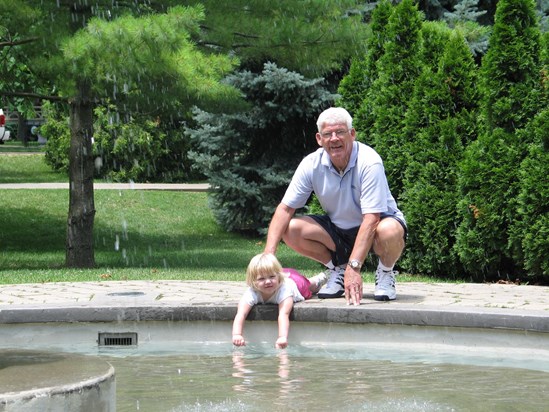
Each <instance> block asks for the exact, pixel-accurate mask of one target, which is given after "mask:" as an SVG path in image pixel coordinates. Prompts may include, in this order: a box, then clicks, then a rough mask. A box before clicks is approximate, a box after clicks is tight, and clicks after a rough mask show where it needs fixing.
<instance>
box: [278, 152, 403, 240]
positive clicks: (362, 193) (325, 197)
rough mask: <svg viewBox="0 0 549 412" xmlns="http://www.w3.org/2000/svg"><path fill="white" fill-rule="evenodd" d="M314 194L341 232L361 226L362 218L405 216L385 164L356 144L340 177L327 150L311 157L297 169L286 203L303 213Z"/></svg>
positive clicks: (379, 158)
mask: <svg viewBox="0 0 549 412" xmlns="http://www.w3.org/2000/svg"><path fill="white" fill-rule="evenodd" d="M312 192H314V193H315V194H316V196H317V197H318V200H319V201H320V204H321V206H322V208H323V209H324V210H325V211H326V214H327V215H328V216H329V217H330V219H331V221H332V222H333V223H334V224H335V225H336V226H337V227H339V228H341V229H350V228H354V227H357V226H360V224H361V223H362V215H363V214H366V213H380V214H381V215H382V216H387V215H395V216H397V217H398V218H400V219H402V221H403V222H405V220H404V216H403V214H402V212H401V211H400V210H399V209H398V207H397V204H396V202H395V199H394V198H393V195H392V194H391V191H390V190H389V185H388V184H387V177H386V176H385V168H384V167H383V161H382V160H381V157H380V156H379V155H378V154H377V152H376V151H375V150H374V149H372V148H371V147H370V146H367V145H365V144H363V143H360V142H356V141H355V142H353V151H352V153H351V158H350V159H349V164H348V165H347V168H346V169H345V171H344V172H343V173H342V174H340V173H339V172H338V171H337V170H336V168H335V167H334V166H333V165H332V162H331V160H330V156H329V155H328V153H326V151H325V150H324V149H323V148H319V149H318V150H316V151H315V152H313V153H311V154H309V155H307V156H306V157H305V158H304V159H303V160H302V161H301V163H300V164H299V166H298V167H297V169H296V171H295V173H294V176H293V177H292V181H291V182H290V185H289V186H288V189H287V190H286V193H285V195H284V197H283V198H282V203H284V204H285V205H286V206H289V207H291V208H294V209H299V208H301V207H303V206H305V204H306V203H307V200H308V199H309V197H310V195H311V193H312Z"/></svg>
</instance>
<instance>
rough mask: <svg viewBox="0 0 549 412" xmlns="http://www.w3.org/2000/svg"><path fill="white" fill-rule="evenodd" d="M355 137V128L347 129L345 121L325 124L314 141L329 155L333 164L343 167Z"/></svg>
mask: <svg viewBox="0 0 549 412" xmlns="http://www.w3.org/2000/svg"><path fill="white" fill-rule="evenodd" d="M355 138H356V132H355V129H348V128H347V125H346V124H345V123H336V124H325V125H324V127H323V128H322V131H321V132H320V133H317V134H316V141H317V142H318V145H319V146H322V147H323V148H324V150H325V151H326V153H328V155H329V156H330V159H331V161H332V163H333V165H334V166H335V167H337V168H339V169H344V168H345V167H346V166H347V163H349V159H350V157H351V153H352V151H353V142H354V141H355Z"/></svg>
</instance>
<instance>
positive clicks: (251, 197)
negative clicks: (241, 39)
mask: <svg viewBox="0 0 549 412" xmlns="http://www.w3.org/2000/svg"><path fill="white" fill-rule="evenodd" d="M227 82H228V83H229V84H231V85H233V86H235V87H237V88H238V89H239V90H241V92H242V95H243V96H244V98H245V100H246V102H247V108H246V110H243V111H240V112H236V113H232V114H215V113H208V112H204V111H201V110H198V109H196V110H195V114H194V121H195V122H196V127H193V128H189V130H188V132H189V134H190V136H191V138H192V139H193V141H194V142H195V145H196V150H195V151H193V152H192V153H191V154H190V156H191V158H192V159H193V160H194V162H195V166H196V167H197V168H199V169H200V170H201V172H202V173H204V174H205V175H206V176H207V177H208V180H209V182H210V184H211V185H212V186H213V187H214V188H215V190H214V191H213V192H211V194H210V207H211V209H212V210H213V213H214V216H215V217H216V219H217V221H218V222H219V224H221V225H222V226H223V227H224V228H225V229H227V230H230V231H246V232H262V231H263V229H266V228H267V225H268V222H269V219H270V217H271V215H272V213H273V212H274V209H275V207H276V205H277V204H278V203H279V202H280V199H281V198H282V196H283V194H284V191H285V189H286V186H287V185H288V183H289V181H290V178H291V176H292V174H293V172H294V170H295V168H296V167H297V165H298V164H299V162H300V160H301V159H302V158H303V157H304V156H305V155H306V154H308V153H310V152H311V151H313V150H314V149H315V148H317V147H318V146H317V143H316V140H315V137H314V136H315V133H316V118H317V116H318V114H319V113H320V112H321V111H322V110H323V109H324V108H326V107H328V106H329V105H330V104H331V103H332V102H333V101H334V98H335V97H336V96H335V95H334V94H332V93H330V92H328V91H327V90H326V89H325V88H324V87H322V82H323V81H322V79H320V78H318V79H306V78H304V77H303V76H302V75H300V74H299V73H295V72H291V71H288V70H287V69H284V68H279V67H277V66H276V65H275V64H273V63H267V64H265V66H264V69H263V72H261V73H259V74H255V73H251V72H248V71H245V72H241V73H239V74H236V75H234V76H230V77H229V78H228V79H227Z"/></svg>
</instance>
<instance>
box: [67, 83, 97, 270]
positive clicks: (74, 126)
mask: <svg viewBox="0 0 549 412" xmlns="http://www.w3.org/2000/svg"><path fill="white" fill-rule="evenodd" d="M78 89H79V94H78V96H76V97H75V98H74V100H71V101H70V128H71V144H70V154H69V190H70V195H69V216H68V219H67V250H66V265H67V267H73V268H91V267H94V266H95V258H94V250H93V221H94V217H95V206H94V200H93V167H94V166H93V153H92V136H93V105H92V102H91V101H90V98H89V90H90V87H89V84H87V83H83V82H81V83H80V84H79V88H78Z"/></svg>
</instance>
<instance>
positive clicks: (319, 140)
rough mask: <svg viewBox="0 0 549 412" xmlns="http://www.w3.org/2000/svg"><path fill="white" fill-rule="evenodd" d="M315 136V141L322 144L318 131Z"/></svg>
mask: <svg viewBox="0 0 549 412" xmlns="http://www.w3.org/2000/svg"><path fill="white" fill-rule="evenodd" d="M315 137H316V142H317V143H318V145H319V146H322V136H321V135H320V133H317V134H316V136H315Z"/></svg>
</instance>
